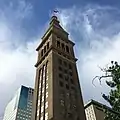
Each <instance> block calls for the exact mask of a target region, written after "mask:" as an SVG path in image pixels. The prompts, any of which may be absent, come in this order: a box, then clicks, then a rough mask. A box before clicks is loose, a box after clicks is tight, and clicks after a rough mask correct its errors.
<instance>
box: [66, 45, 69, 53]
mask: <svg viewBox="0 0 120 120" xmlns="http://www.w3.org/2000/svg"><path fill="white" fill-rule="evenodd" d="M66 52H67V53H69V47H68V46H67V45H66Z"/></svg>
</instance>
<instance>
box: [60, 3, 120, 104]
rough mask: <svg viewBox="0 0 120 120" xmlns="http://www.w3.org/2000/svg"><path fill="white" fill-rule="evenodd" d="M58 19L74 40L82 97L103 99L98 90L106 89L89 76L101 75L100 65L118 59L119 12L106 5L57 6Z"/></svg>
mask: <svg viewBox="0 0 120 120" xmlns="http://www.w3.org/2000/svg"><path fill="white" fill-rule="evenodd" d="M60 13H61V14H60V15H59V19H60V20H61V21H62V24H63V25H64V27H65V28H66V29H67V31H69V32H70V35H71V36H70V37H71V38H72V39H73V41H75V43H76V46H75V51H76V56H77V57H78V59H79V61H78V69H79V76H80V83H81V87H82V90H83V96H84V100H85V101H87V100H89V99H92V98H93V99H96V100H99V101H102V102H104V101H103V99H102V97H101V93H103V92H105V93H107V92H108V87H107V86H106V85H105V84H104V82H103V84H102V86H100V84H99V82H98V81H96V82H95V85H96V87H95V86H94V85H93V84H92V79H93V78H94V77H95V76H96V75H101V74H103V73H102V72H101V71H100V69H99V67H98V66H100V67H105V65H106V64H108V63H110V61H111V60H116V61H118V62H120V56H119V51H120V47H119V44H120V34H119V32H120V23H119V20H120V17H119V16H120V11H119V10H118V9H117V8H112V7H109V6H105V7H104V6H97V5H94V6H92V5H89V6H86V7H85V6H84V7H83V6H82V7H80V8H78V7H75V6H74V7H73V8H70V9H64V10H63V9H60Z"/></svg>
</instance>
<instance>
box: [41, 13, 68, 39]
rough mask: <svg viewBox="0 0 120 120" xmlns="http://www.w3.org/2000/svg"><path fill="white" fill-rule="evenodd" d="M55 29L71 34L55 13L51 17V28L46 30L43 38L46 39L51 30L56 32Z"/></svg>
mask: <svg viewBox="0 0 120 120" xmlns="http://www.w3.org/2000/svg"><path fill="white" fill-rule="evenodd" d="M54 29H58V30H59V31H61V32H63V33H64V34H66V35H67V36H68V35H69V34H68V33H67V32H66V31H65V30H64V29H63V28H62V26H61V25H60V21H59V20H58V18H57V16H55V15H53V16H52V17H51V20H50V23H49V28H48V29H47V31H46V32H45V34H44V35H43V37H42V40H44V39H45V38H46V37H47V36H48V35H49V34H50V33H51V32H55V30H54Z"/></svg>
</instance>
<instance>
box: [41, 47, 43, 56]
mask: <svg viewBox="0 0 120 120" xmlns="http://www.w3.org/2000/svg"><path fill="white" fill-rule="evenodd" d="M42 56H43V49H42V51H41V57H42Z"/></svg>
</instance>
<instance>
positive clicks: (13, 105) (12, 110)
mask: <svg viewBox="0 0 120 120" xmlns="http://www.w3.org/2000/svg"><path fill="white" fill-rule="evenodd" d="M32 101H33V89H32V88H28V87H25V86H21V87H20V88H19V89H18V90H17V92H16V93H15V95H14V97H13V98H12V100H11V101H10V102H9V103H8V105H7V106H6V109H5V114H4V118H3V120H31V114H32Z"/></svg>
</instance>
